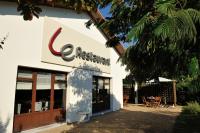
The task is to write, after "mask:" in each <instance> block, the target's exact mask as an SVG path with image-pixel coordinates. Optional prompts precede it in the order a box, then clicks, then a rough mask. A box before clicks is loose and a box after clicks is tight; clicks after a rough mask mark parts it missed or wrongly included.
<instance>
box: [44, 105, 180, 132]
mask: <svg viewBox="0 0 200 133" xmlns="http://www.w3.org/2000/svg"><path fill="white" fill-rule="evenodd" d="M180 112H181V107H175V108H172V107H168V108H149V107H143V106H141V105H140V106H139V105H138V106H136V105H130V104H128V105H126V106H125V107H124V109H122V110H120V111H117V112H111V113H108V114H105V115H102V116H97V117H93V118H92V119H91V120H90V121H89V122H87V123H81V124H73V125H72V124H71V125H62V126H60V127H57V128H53V129H50V130H47V131H44V132H41V133H172V132H173V126H174V124H175V120H176V117H177V116H178V115H179V114H180Z"/></svg>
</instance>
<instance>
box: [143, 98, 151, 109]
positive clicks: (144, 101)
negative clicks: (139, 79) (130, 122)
mask: <svg viewBox="0 0 200 133" xmlns="http://www.w3.org/2000/svg"><path fill="white" fill-rule="evenodd" d="M142 101H143V104H144V105H145V106H146V107H147V106H150V102H148V101H147V100H146V98H145V97H144V96H143V97H142Z"/></svg>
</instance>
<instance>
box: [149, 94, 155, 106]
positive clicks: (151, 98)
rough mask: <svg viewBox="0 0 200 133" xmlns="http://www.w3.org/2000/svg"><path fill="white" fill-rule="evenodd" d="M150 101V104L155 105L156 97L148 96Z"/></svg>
mask: <svg viewBox="0 0 200 133" xmlns="http://www.w3.org/2000/svg"><path fill="white" fill-rule="evenodd" d="M147 99H148V101H149V103H150V106H153V105H154V102H155V97H153V96H150V97H147Z"/></svg>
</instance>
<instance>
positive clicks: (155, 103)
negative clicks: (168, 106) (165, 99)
mask: <svg viewBox="0 0 200 133" xmlns="http://www.w3.org/2000/svg"><path fill="white" fill-rule="evenodd" d="M160 102H161V97H155V99H154V103H153V106H154V107H158V106H160Z"/></svg>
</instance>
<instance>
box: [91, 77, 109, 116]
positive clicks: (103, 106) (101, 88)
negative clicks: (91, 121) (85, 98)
mask: <svg viewBox="0 0 200 133" xmlns="http://www.w3.org/2000/svg"><path fill="white" fill-rule="evenodd" d="M109 109H110V79H109V78H104V77H97V76H94V77H93V89H92V113H97V112H101V111H105V110H109Z"/></svg>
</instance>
